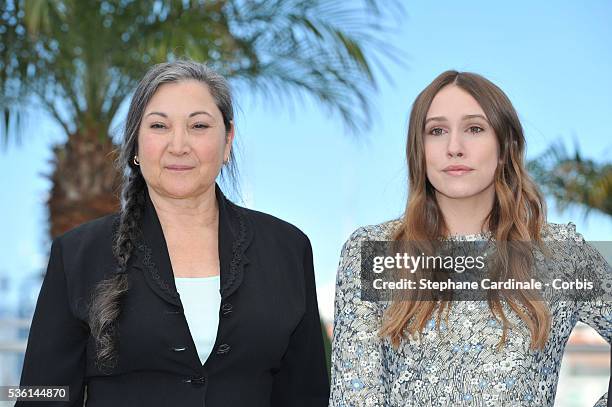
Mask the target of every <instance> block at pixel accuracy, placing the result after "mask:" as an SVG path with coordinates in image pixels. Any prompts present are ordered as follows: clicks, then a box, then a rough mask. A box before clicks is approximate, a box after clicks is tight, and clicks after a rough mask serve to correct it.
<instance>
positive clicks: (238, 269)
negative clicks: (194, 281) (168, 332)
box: [215, 184, 253, 300]
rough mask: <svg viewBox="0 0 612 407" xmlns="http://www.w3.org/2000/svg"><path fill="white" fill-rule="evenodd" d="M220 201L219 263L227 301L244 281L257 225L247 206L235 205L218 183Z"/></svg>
mask: <svg viewBox="0 0 612 407" xmlns="http://www.w3.org/2000/svg"><path fill="white" fill-rule="evenodd" d="M215 190H216V193H217V200H218V202H219V262H220V264H221V289H220V291H221V299H222V300H225V299H226V298H227V297H229V296H230V295H231V294H232V293H233V292H234V291H236V290H237V289H238V287H239V286H240V284H242V280H243V276H244V269H245V266H246V265H247V264H249V259H248V257H247V256H246V250H247V249H248V247H249V245H250V244H251V241H252V239H253V227H252V225H251V222H250V221H249V219H248V218H247V217H246V216H245V210H244V208H241V207H239V206H237V205H234V204H233V203H232V202H231V201H229V200H228V199H227V198H225V196H224V195H223V192H222V191H221V189H220V188H219V185H217V184H216V185H215Z"/></svg>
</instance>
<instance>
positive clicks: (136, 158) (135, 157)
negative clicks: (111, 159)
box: [132, 155, 140, 165]
mask: <svg viewBox="0 0 612 407" xmlns="http://www.w3.org/2000/svg"><path fill="white" fill-rule="evenodd" d="M132 161H133V162H134V165H140V161H138V156H137V155H135V156H134V160H132Z"/></svg>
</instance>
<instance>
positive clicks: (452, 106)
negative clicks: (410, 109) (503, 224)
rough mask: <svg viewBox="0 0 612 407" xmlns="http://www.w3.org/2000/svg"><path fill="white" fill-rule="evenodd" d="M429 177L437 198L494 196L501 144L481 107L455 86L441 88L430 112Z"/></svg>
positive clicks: (427, 140) (427, 141)
mask: <svg viewBox="0 0 612 407" xmlns="http://www.w3.org/2000/svg"><path fill="white" fill-rule="evenodd" d="M423 137H424V146H425V160H426V166H427V178H428V180H429V182H430V183H431V184H432V185H433V187H434V188H435V189H436V191H437V194H440V195H442V197H440V196H439V195H438V198H450V199H464V198H474V197H479V196H483V197H484V196H485V195H489V194H492V193H493V191H494V185H493V177H494V174H495V169H496V168H497V163H498V159H499V145H498V142H497V137H496V136H495V132H494V131H493V128H492V127H491V125H490V124H489V122H488V120H487V118H486V116H485V114H484V112H483V110H482V108H481V107H480V105H479V104H478V102H477V101H476V99H474V98H473V97H472V96H471V95H470V94H469V93H468V92H466V91H464V90H463V89H461V88H459V87H458V86H455V85H448V86H445V87H444V88H442V89H441V90H440V91H439V92H438V94H437V95H436V96H435V97H434V99H433V101H432V103H431V106H430V107H429V110H428V112H427V117H426V121H425V132H424V136H423Z"/></svg>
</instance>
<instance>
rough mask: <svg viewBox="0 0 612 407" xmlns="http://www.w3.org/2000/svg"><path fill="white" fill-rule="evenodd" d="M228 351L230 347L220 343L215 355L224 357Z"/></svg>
mask: <svg viewBox="0 0 612 407" xmlns="http://www.w3.org/2000/svg"><path fill="white" fill-rule="evenodd" d="M230 349H231V346H229V345H228V344H227V343H222V344H221V345H219V347H218V348H217V355H224V354H226V353H228V352H229V351H230Z"/></svg>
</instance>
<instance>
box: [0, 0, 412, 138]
mask: <svg viewBox="0 0 612 407" xmlns="http://www.w3.org/2000/svg"><path fill="white" fill-rule="evenodd" d="M378 3H381V4H382V3H384V4H385V7H384V8H383V7H382V6H381V5H379V4H378ZM0 10H3V11H2V12H0V44H1V45H0V109H1V111H2V115H3V120H1V121H0V122H1V123H2V126H1V128H0V133H2V136H3V138H4V139H5V141H6V140H8V136H9V134H15V135H17V134H19V133H20V131H19V127H20V126H19V125H18V124H19V118H20V115H22V114H24V113H25V112H26V110H27V108H28V107H29V106H31V105H32V103H34V102H35V103H41V104H42V106H43V107H44V108H45V109H46V110H47V111H48V112H49V113H50V114H51V115H53V117H54V118H55V119H56V120H57V121H58V123H60V124H61V126H62V127H63V128H64V130H65V132H66V134H68V135H71V134H73V133H76V132H77V131H76V130H77V129H80V130H83V129H84V128H85V129H86V128H91V127H92V126H95V127H97V128H98V129H104V130H105V131H104V132H102V134H103V136H104V134H105V133H106V131H108V129H109V125H110V123H111V120H112V119H113V117H114V116H115V114H116V112H117V109H118V108H119V106H120V104H121V103H122V102H123V101H125V99H126V98H127V97H128V96H129V94H130V92H131V91H132V90H133V89H134V87H135V85H136V82H137V80H138V79H139V78H141V77H142V75H143V74H144V72H145V71H146V70H147V68H148V67H150V66H151V65H152V64H154V63H158V62H162V61H166V60H173V59H176V58H181V57H187V58H192V59H195V60H198V61H202V62H207V63H208V64H209V65H211V66H212V67H213V68H215V69H217V70H218V71H219V72H220V73H222V74H223V75H225V76H226V77H228V78H229V79H230V80H231V81H232V82H233V83H234V84H236V85H240V86H241V85H244V86H246V87H248V89H252V90H255V91H256V92H255V93H256V94H258V95H259V96H261V97H263V98H264V100H267V101H269V100H272V101H273V100H278V99H283V98H287V97H289V98H290V99H291V100H293V99H294V98H295V97H298V98H299V97H301V96H303V95H308V96H310V97H313V98H314V99H315V100H317V101H318V102H319V103H320V104H321V105H322V106H323V107H326V108H327V109H328V110H329V111H330V113H336V114H339V115H340V117H341V118H342V119H343V121H344V123H345V124H346V125H347V126H348V128H349V129H351V130H357V129H362V128H364V127H367V123H368V118H369V117H370V114H371V111H370V100H371V95H372V93H373V92H374V91H375V90H376V86H377V84H376V81H375V79H374V75H373V72H372V64H378V65H379V67H380V68H381V69H384V66H383V64H382V63H381V61H380V60H379V59H378V58H380V57H384V58H387V59H394V60H396V61H399V60H398V59H397V52H396V51H395V50H394V49H393V48H391V47H390V46H388V45H386V44H385V43H384V41H383V34H384V33H385V27H384V26H383V25H382V24H380V21H387V20H388V17H387V16H386V14H385V13H384V12H383V10H387V11H390V13H392V14H393V15H397V14H398V11H401V8H399V7H398V6H397V5H396V3H395V1H391V2H377V1H373V0H367V1H356V2H343V1H329V0H328V1H324V0H257V1H246V0H217V1H205V0H200V1H194V0H191V1H189V0H149V1H141V0H138V1H135V0H113V1H100V0H0ZM11 129H12V130H11Z"/></svg>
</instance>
